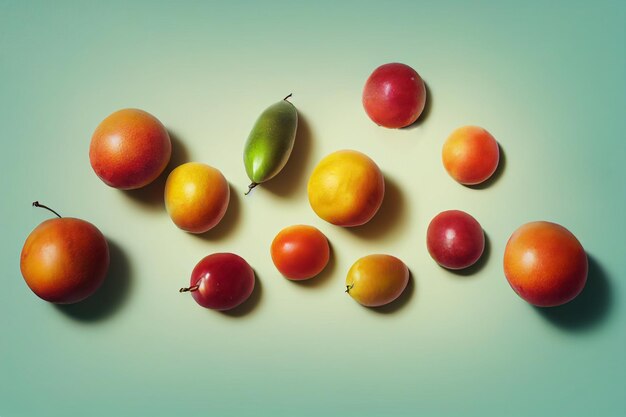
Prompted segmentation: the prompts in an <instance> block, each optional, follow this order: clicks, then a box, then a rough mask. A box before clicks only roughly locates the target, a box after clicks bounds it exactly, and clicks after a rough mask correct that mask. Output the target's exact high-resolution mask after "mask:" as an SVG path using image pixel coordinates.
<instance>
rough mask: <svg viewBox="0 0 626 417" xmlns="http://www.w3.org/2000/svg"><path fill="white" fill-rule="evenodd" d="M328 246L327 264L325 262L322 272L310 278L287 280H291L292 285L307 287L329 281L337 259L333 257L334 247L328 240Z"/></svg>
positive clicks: (319, 285) (321, 284)
mask: <svg viewBox="0 0 626 417" xmlns="http://www.w3.org/2000/svg"><path fill="white" fill-rule="evenodd" d="M328 246H329V248H330V257H329V258H328V264H326V267H325V268H324V270H323V271H322V272H320V273H319V274H318V275H317V276H315V277H313V278H311V279H305V280H301V281H296V280H288V281H290V282H293V283H294V285H297V286H302V287H309V288H314V287H321V286H323V285H325V284H327V283H329V282H330V281H331V279H332V277H333V274H334V273H335V270H336V269H337V259H336V258H335V249H334V248H333V245H332V244H331V243H330V242H328Z"/></svg>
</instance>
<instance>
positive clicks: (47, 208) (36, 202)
mask: <svg viewBox="0 0 626 417" xmlns="http://www.w3.org/2000/svg"><path fill="white" fill-rule="evenodd" d="M33 207H41V208H45V209H46V210H49V211H51V212H53V213H54V214H56V215H57V217H58V218H59V219H60V218H61V215H60V214H59V213H57V212H56V211H54V210H52V209H51V208H50V207H48V206H44V205H43V204H39V201H35V202H33Z"/></svg>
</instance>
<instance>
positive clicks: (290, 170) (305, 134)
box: [261, 113, 313, 197]
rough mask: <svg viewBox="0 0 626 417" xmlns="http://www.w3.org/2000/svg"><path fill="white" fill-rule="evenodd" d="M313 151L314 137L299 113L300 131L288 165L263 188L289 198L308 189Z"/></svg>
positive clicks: (263, 185) (297, 133)
mask: <svg viewBox="0 0 626 417" xmlns="http://www.w3.org/2000/svg"><path fill="white" fill-rule="evenodd" d="M312 150H313V137H312V134H311V127H310V126H309V123H308V121H307V119H306V118H305V117H304V116H303V115H302V114H301V113H298V130H297V131H296V139H295V141H294V144H293V149H292V150H291V155H290V156H289V160H288V161H287V165H285V167H284V168H283V169H282V171H281V172H280V173H279V174H278V175H276V176H275V177H274V178H272V179H271V180H269V181H267V182H266V183H263V184H262V185H261V187H263V188H265V189H267V190H268V191H269V192H271V193H272V194H276V195H277V196H280V197H287V196H289V195H291V194H293V193H294V192H296V191H297V190H298V189H302V190H305V189H306V181H307V175H306V174H307V170H308V166H309V162H310V156H311V154H312Z"/></svg>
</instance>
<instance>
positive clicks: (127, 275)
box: [55, 239, 132, 322]
mask: <svg viewBox="0 0 626 417" xmlns="http://www.w3.org/2000/svg"><path fill="white" fill-rule="evenodd" d="M107 241H108V244H109V256H110V263H109V271H108V272H107V276H106V278H105V280H104V282H103V283H102V286H101V287H100V288H99V289H98V290H97V291H96V292H95V293H94V294H93V295H92V296H90V297H89V298H86V299H85V300H83V301H81V302H78V303H76V304H55V307H56V308H57V309H58V310H59V311H61V312H62V313H64V314H65V315H67V316H68V317H71V318H73V319H75V320H77V321H82V322H95V321H100V320H104V319H106V318H109V317H111V316H112V315H113V313H115V312H116V311H118V310H119V309H120V308H121V307H122V306H123V305H124V303H125V302H126V300H127V299H128V296H129V294H130V292H131V287H132V285H131V267H130V263H129V260H128V257H127V256H126V254H125V253H124V251H123V250H122V249H121V248H120V247H119V246H118V245H117V243H115V242H113V241H112V240H110V239H107Z"/></svg>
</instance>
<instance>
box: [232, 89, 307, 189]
mask: <svg viewBox="0 0 626 417" xmlns="http://www.w3.org/2000/svg"><path fill="white" fill-rule="evenodd" d="M289 97H291V94H289V95H288V96H287V97H285V98H284V99H282V100H281V101H279V102H278V103H275V104H272V105H271V106H269V107H268V108H267V109H265V111H264V112H263V113H261V115H260V116H259V118H258V119H257V121H256V123H255V124H254V127H253V128H252V131H251V132H250V136H248V140H247V141H246V147H245V149H244V151H243V163H244V165H245V166H246V173H247V174H248V177H249V178H250V180H251V181H252V183H251V184H250V185H249V186H248V192H246V194H248V193H249V192H250V191H251V190H252V189H253V188H254V187H256V186H257V185H259V184H261V183H263V182H265V181H267V180H270V179H272V178H274V177H275V176H276V175H277V174H278V173H279V172H280V171H281V170H282V169H283V167H284V166H285V164H286V163H287V161H288V160H289V155H291V150H292V149H293V143H294V141H295V139H296V130H297V128H298V112H297V110H296V108H295V107H294V105H293V104H291V103H290V102H288V101H287V99H288V98H289Z"/></svg>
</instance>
